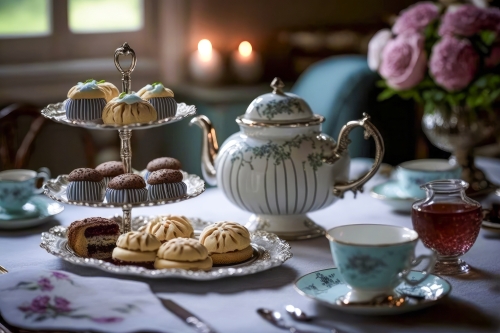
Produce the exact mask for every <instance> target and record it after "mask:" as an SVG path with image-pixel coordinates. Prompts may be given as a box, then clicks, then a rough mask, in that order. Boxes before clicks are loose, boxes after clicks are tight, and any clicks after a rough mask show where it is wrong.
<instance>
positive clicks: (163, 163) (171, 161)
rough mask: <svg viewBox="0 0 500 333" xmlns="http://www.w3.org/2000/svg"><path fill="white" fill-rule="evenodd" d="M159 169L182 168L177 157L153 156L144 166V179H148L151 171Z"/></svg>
mask: <svg viewBox="0 0 500 333" xmlns="http://www.w3.org/2000/svg"><path fill="white" fill-rule="evenodd" d="M161 169H172V170H180V169H182V164H181V162H179V160H178V159H175V158H173V157H159V158H155V159H154V160H152V161H151V162H149V163H148V165H147V166H146V170H147V172H146V174H145V175H144V179H145V180H148V177H149V174H150V173H151V172H153V171H157V170H161Z"/></svg>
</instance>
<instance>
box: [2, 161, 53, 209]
mask: <svg viewBox="0 0 500 333" xmlns="http://www.w3.org/2000/svg"><path fill="white" fill-rule="evenodd" d="M39 178H42V179H43V181H44V182H46V181H47V180H48V179H49V178H50V173H49V170H48V169H47V168H41V169H39V170H38V172H37V171H33V170H26V169H13V170H5V171H1V172H0V207H2V208H3V209H4V210H6V211H7V212H9V213H16V212H20V211H22V210H23V206H24V205H25V204H26V203H27V202H28V201H29V199H30V198H31V197H32V196H33V195H34V194H39V193H42V191H43V189H42V188H36V184H37V181H38V179H39Z"/></svg>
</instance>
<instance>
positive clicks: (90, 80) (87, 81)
mask: <svg viewBox="0 0 500 333" xmlns="http://www.w3.org/2000/svg"><path fill="white" fill-rule="evenodd" d="M92 81H95V80H94V79H88V80H86V81H85V82H83V83H89V82H92Z"/></svg>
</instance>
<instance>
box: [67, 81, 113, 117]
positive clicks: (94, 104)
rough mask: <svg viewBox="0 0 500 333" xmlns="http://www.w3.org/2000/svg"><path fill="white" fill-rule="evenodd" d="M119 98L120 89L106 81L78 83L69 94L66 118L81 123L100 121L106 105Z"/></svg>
mask: <svg viewBox="0 0 500 333" xmlns="http://www.w3.org/2000/svg"><path fill="white" fill-rule="evenodd" d="M116 96H118V89H117V88H116V87H115V86H114V85H113V84H112V83H109V82H105V81H104V80H102V81H99V82H97V81H96V80H93V79H89V80H87V81H85V82H78V83H77V85H76V86H73V87H72V88H71V89H70V90H69V92H68V99H67V100H66V101H65V102H64V109H65V110H66V118H68V119H69V120H80V121H82V120H83V121H100V120H101V118H102V111H103V109H104V107H105V106H106V103H107V102H108V101H109V100H111V99H112V98H114V97H116Z"/></svg>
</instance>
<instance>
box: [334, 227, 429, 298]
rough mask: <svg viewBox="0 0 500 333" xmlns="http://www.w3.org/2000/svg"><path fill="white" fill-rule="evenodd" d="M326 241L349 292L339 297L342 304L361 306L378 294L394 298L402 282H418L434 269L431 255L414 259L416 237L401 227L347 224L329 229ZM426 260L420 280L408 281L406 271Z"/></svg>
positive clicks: (410, 231) (414, 283) (411, 283)
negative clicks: (395, 290) (341, 299)
mask: <svg viewBox="0 0 500 333" xmlns="http://www.w3.org/2000/svg"><path fill="white" fill-rule="evenodd" d="M326 237H327V238H328V240H329V241H330V249H331V251H332V255H333V260H334V261H335V264H336V266H337V268H338V269H339V272H340V274H341V275H342V277H343V278H344V281H345V282H346V284H347V286H348V287H349V288H350V289H351V291H350V292H349V293H348V294H347V295H345V296H343V302H345V303H365V302H370V301H372V300H373V299H374V298H375V297H378V296H381V295H394V294H395V293H394V289H395V288H396V287H397V286H398V285H399V284H400V283H401V282H402V281H405V282H406V283H407V284H410V285H417V284H419V283H422V282H423V281H424V280H425V279H426V278H427V276H428V274H429V273H430V272H432V269H433V267H434V263H435V260H436V258H435V255H434V254H430V255H420V256H418V257H417V258H415V246H416V245H417V242H418V234H417V232H416V231H415V230H412V229H408V228H405V227H399V226H392V225H383V224H351V225H343V226H339V227H335V228H332V229H330V230H328V231H327V233H326ZM424 259H426V260H428V263H427V265H426V267H425V268H424V269H423V270H422V273H423V277H422V278H421V279H418V280H411V279H409V278H408V277H407V276H408V273H409V272H410V270H411V269H412V268H413V267H415V266H417V265H419V264H420V263H421V262H422V260H424Z"/></svg>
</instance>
